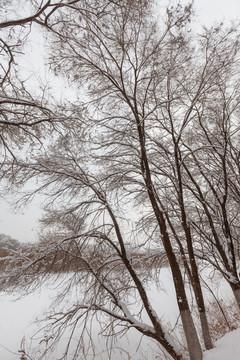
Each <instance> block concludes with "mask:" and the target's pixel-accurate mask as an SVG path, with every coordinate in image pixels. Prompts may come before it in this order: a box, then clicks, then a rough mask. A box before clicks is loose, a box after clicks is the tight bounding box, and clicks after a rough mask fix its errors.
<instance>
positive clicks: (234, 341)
mask: <svg viewBox="0 0 240 360" xmlns="http://www.w3.org/2000/svg"><path fill="white" fill-rule="evenodd" d="M239 359H240V329H237V330H234V331H231V332H230V333H228V334H226V335H225V336H223V337H222V338H221V339H219V340H218V341H217V342H216V344H215V348H214V349H212V350H208V351H205V354H204V360H239Z"/></svg>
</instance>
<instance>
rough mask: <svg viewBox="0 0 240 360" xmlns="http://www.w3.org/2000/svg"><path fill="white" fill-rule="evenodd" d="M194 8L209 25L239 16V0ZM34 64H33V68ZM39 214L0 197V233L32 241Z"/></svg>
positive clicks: (200, 2)
mask: <svg viewBox="0 0 240 360" xmlns="http://www.w3.org/2000/svg"><path fill="white" fill-rule="evenodd" d="M186 2H187V1H185V0H184V1H183V3H186ZM195 10H196V16H197V23H198V24H200V23H202V24H204V25H211V24H212V23H214V22H216V21H217V22H218V21H222V20H229V19H236V18H240V0H195ZM33 49H34V46H33ZM35 49H36V47H35ZM40 54H41V52H40V53H38V55H37V56H33V60H32V61H35V60H36V61H39V55H40ZM34 58H35V60H34ZM34 66H35V65H34V64H33V68H34ZM38 66H39V65H37V64H36V67H38ZM40 215H41V210H40V206H39V205H38V203H37V202H36V201H35V203H34V204H32V205H29V206H28V207H27V208H25V209H22V210H21V213H18V214H16V213H14V210H13V208H11V206H10V205H8V204H7V202H6V201H4V200H3V199H0V233H5V234H7V235H10V236H12V237H13V238H15V239H18V240H20V241H34V239H36V238H37V230H38V226H37V219H38V218H39V217H40Z"/></svg>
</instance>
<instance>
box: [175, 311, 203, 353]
mask: <svg viewBox="0 0 240 360" xmlns="http://www.w3.org/2000/svg"><path fill="white" fill-rule="evenodd" d="M180 315H181V319H182V324H183V328H184V332H185V335H186V339H187V345H188V351H189V356H190V359H191V360H202V349H201V346H200V344H199V341H198V336H197V333H196V329H195V326H194V323H193V319H192V315H191V313H190V310H182V311H180Z"/></svg>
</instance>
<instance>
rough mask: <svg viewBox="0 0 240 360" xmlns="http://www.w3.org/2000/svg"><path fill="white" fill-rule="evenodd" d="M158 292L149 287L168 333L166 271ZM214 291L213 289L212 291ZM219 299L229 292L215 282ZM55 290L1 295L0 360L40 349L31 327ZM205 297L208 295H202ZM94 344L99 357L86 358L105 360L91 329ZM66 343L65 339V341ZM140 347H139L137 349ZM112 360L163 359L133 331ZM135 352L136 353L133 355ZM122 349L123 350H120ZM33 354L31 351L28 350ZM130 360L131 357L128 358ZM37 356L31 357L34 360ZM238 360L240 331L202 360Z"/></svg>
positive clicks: (172, 318)
mask: <svg viewBox="0 0 240 360" xmlns="http://www.w3.org/2000/svg"><path fill="white" fill-rule="evenodd" d="M161 279H162V280H161V289H162V290H161V292H159V291H158V290H157V289H156V286H155V285H154V284H152V285H150V286H149V289H148V292H149V293H150V299H151V301H152V304H153V307H154V309H155V310H156V311H157V313H158V315H159V316H160V317H161V318H162V320H164V322H165V323H167V322H168V328H169V329H171V328H172V327H173V326H174V325H175V323H176V321H177V318H178V310H177V304H176V300H175V294H174V288H173V283H172V279H171V274H170V271H169V269H167V268H165V269H162V270H161ZM215 290H216V289H215ZM217 292H218V297H219V298H225V299H228V297H229V294H230V292H229V289H228V285H227V284H226V283H224V282H219V279H218V288H217ZM56 295H57V290H56V289H50V288H48V287H43V288H42V290H41V292H40V291H37V292H36V293H34V294H31V295H28V296H26V297H25V298H23V299H20V300H17V301H13V298H14V297H13V296H12V295H6V294H4V293H0V360H19V359H20V355H19V353H18V350H19V349H20V348H21V347H22V348H23V347H24V348H25V349H26V350H27V351H28V350H29V348H35V347H36V346H38V345H39V343H40V342H41V347H42V349H43V347H44V342H42V339H43V336H42V337H41V336H39V335H38V336H37V337H35V340H34V341H32V340H31V337H32V335H33V334H34V333H35V331H36V330H37V329H39V324H36V323H33V322H34V320H35V319H36V318H37V317H39V316H41V313H42V312H43V310H44V309H45V310H48V309H49V307H50V304H51V302H52V299H53V298H54V297H56ZM205 297H208V298H210V295H209V294H208V293H207V291H206V292H205ZM94 332H95V334H94V342H95V343H98V352H99V353H98V355H93V354H92V355H91V354H90V355H89V358H88V359H89V360H93V359H94V360H106V359H107V358H108V357H107V355H106V345H105V340H102V338H101V336H100V335H99V334H98V333H99V329H98V327H97V325H96V326H94ZM65 340H66V339H65ZM64 344H65V343H64V339H63V341H62V342H61V343H60V344H59V346H58V348H57V350H56V351H55V352H54V353H53V354H50V356H49V357H46V358H44V360H56V359H57V358H58V356H59V355H61V354H63V351H64ZM139 344H140V346H139ZM112 347H113V348H115V350H113V359H114V360H125V359H131V360H140V359H144V360H148V359H153V358H155V359H159V360H160V359H161V360H162V359H164V357H163V355H162V353H161V350H160V348H159V347H158V345H157V344H155V343H154V342H153V341H152V340H151V339H150V340H149V339H142V338H141V337H140V336H139V334H138V333H137V331H136V330H134V329H132V330H131V331H130V332H129V335H128V338H127V337H126V336H124V337H122V338H119V339H117V341H116V343H115V344H113V345H112ZM136 348H138V351H137V352H136ZM121 349H122V350H121ZM29 353H31V354H33V351H30V350H29ZM129 356H130V357H129ZM37 359H38V356H37V355H36V353H34V357H33V360H37ZM239 359H240V330H236V331H234V332H232V333H230V334H227V335H226V336H225V337H224V338H223V339H221V340H219V341H218V342H217V347H216V348H215V349H213V350H211V351H208V352H205V354H204V360H239Z"/></svg>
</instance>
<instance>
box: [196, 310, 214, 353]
mask: <svg viewBox="0 0 240 360" xmlns="http://www.w3.org/2000/svg"><path fill="white" fill-rule="evenodd" d="M199 315H200V321H201V327H202V333H203V341H204V345H205V348H206V349H207V350H210V349H212V348H213V342H212V338H211V335H210V331H209V326H208V321H207V315H206V311H205V309H204V311H199Z"/></svg>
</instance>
